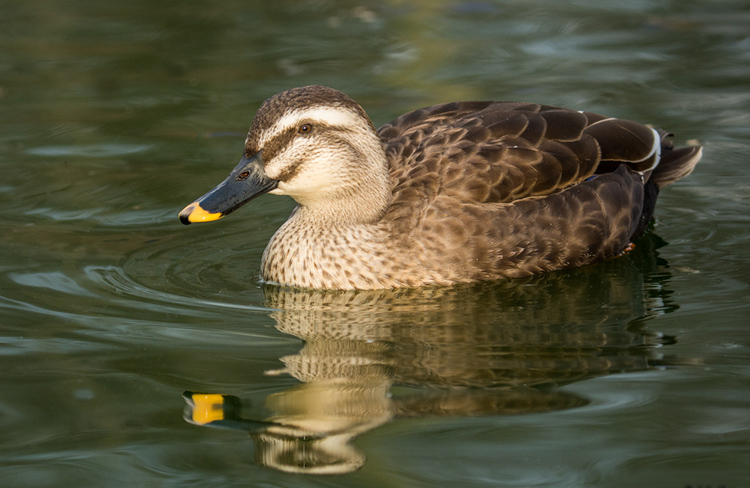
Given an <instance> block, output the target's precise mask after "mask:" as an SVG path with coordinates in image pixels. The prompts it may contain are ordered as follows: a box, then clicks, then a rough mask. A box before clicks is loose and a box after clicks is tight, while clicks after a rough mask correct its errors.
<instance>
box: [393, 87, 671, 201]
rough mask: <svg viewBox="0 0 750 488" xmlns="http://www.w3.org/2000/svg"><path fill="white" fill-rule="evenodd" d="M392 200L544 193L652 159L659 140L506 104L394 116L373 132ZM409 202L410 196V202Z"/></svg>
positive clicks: (609, 124)
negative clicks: (388, 175) (390, 183)
mask: <svg viewBox="0 0 750 488" xmlns="http://www.w3.org/2000/svg"><path fill="white" fill-rule="evenodd" d="M378 133H379V135H380V138H381V140H382V142H383V144H384V147H385V150H386V154H387V157H388V160H389V164H390V165H391V176H392V179H393V181H394V184H395V186H394V196H395V197H396V198H395V200H398V199H399V197H400V195H401V193H402V192H406V193H405V196H407V197H408V196H414V195H415V193H417V194H420V196H421V197H422V198H424V199H427V200H429V199H430V198H431V197H434V196H435V195H436V192H437V190H438V188H440V189H441V190H440V191H441V194H444V195H447V196H452V197H455V198H457V199H458V200H460V201H462V202H464V203H507V202H512V201H516V200H519V199H521V198H525V197H530V196H541V195H548V194H551V193H555V192H558V191H560V190H562V189H564V188H568V187H570V186H572V185H575V184H577V183H580V182H582V181H584V180H586V179H587V178H589V177H590V176H592V175H594V174H602V173H608V172H612V171H614V170H615V169H616V168H617V166H619V165H621V164H623V163H625V164H627V165H629V166H631V167H632V169H634V170H636V171H645V170H648V169H649V168H651V167H652V166H653V165H654V163H655V162H656V160H657V158H658V148H659V146H660V143H659V135H658V134H657V133H656V132H655V131H654V130H652V129H650V128H649V127H646V126H644V125H640V124H636V123H634V122H630V121H626V120H620V119H612V118H606V117H604V116H601V115H597V114H592V113H587V112H577V111H574V110H569V109H563V108H559V107H552V106H548V105H536V104H525V103H514V102H455V103H448V104H443V105H437V106H434V107H428V108H424V109H420V110H416V111H413V112H409V113H407V114H404V115H402V116H401V117H399V118H398V119H396V120H394V121H393V122H391V123H389V124H387V125H385V126H383V127H382V128H381V129H380V130H379V132H378ZM410 200H411V199H410Z"/></svg>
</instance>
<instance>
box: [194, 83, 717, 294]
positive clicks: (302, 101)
mask: <svg viewBox="0 0 750 488" xmlns="http://www.w3.org/2000/svg"><path fill="white" fill-rule="evenodd" d="M671 136H672V134H670V133H668V132H666V131H663V130H660V129H655V128H652V127H650V126H647V125H643V124H639V123H636V122H632V121H629V120H624V119H619V118H614V117H606V116H603V115H598V114H595V113H590V112H584V111H577V110H572V109H566V108H561V107H556V106H551V105H544V104H536V103H524V102H503V101H464V102H449V103H443V104H440V105H434V106H431V107H426V108H421V109H418V110H414V111H411V112H408V113H406V114H404V115H401V116H400V117H398V118H396V119H395V120H393V121H392V122H390V123H387V124H385V125H383V126H382V127H381V128H380V129H376V128H375V125H374V124H373V123H372V121H371V120H370V117H369V116H368V115H367V113H366V112H365V110H364V109H363V108H362V107H361V106H360V105H359V104H358V103H357V102H356V101H354V100H353V99H352V98H350V97H349V96H347V95H346V94H344V93H342V92H341V91H338V90H336V89H333V88H329V87H325V86H318V85H313V86H304V87H297V88H292V89H289V90H287V91H284V92H282V93H279V94H276V95H274V96H272V97H270V98H268V99H267V100H265V101H264V102H263V104H262V105H261V106H260V108H259V109H258V111H257V112H256V114H255V117H254V118H253V121H252V125H251V127H250V130H249V132H248V135H247V138H246V139H245V146H244V151H243V155H242V157H241V159H240V162H239V164H237V165H236V167H235V168H234V169H233V170H232V171H231V172H230V174H229V176H228V177H227V178H226V179H225V180H224V181H223V182H221V183H220V184H219V185H218V186H216V187H215V188H214V189H212V190H211V191H209V192H208V193H206V194H205V195H203V196H202V197H200V198H198V199H197V200H195V201H194V202H193V203H191V204H189V205H188V206H186V207H185V208H184V209H183V210H182V211H181V212H180V213H179V218H180V221H181V222H182V223H183V224H191V223H197V222H209V221H214V220H218V219H220V218H222V217H225V216H226V215H228V214H230V213H232V212H234V211H235V210H237V209H238V208H240V207H241V206H242V205H244V204H246V203H248V202H249V201H251V200H252V199H254V198H256V197H258V196H260V195H263V194H266V193H270V194H272V195H288V196H290V197H291V198H293V199H294V200H295V201H296V203H297V206H296V208H295V209H294V210H293V211H292V213H291V215H290V216H289V218H288V220H287V221H286V222H285V223H284V224H283V225H281V227H280V228H279V229H278V230H277V231H276V233H275V234H274V235H273V236H272V237H271V239H270V241H269V243H268V245H267V247H266V248H265V251H264V252H263V255H262V258H261V263H260V279H261V281H262V282H264V283H270V284H276V285H281V286H286V287H295V288H310V289H325V290H367V289H369V290H371V289H390V288H407V287H421V286H446V285H454V284H458V283H470V282H479V281H494V280H505V279H515V278H522V277H528V276H531V275H535V274H539V273H546V272H552V271H557V270H562V269H566V268H573V267H579V266H584V265H589V264H593V263H597V262H600V261H604V260H607V259H611V258H614V257H617V256H619V255H621V254H623V253H625V252H627V251H628V250H629V249H631V248H632V246H633V241H634V240H636V239H638V238H639V237H640V236H641V235H642V234H643V233H644V232H646V231H647V229H648V227H649V222H650V221H651V220H652V218H653V214H654V206H655V203H656V198H657V196H658V194H659V192H660V191H661V190H662V189H663V188H664V187H665V186H667V185H669V184H670V183H673V182H675V181H677V180H679V179H680V178H683V177H685V176H687V175H688V174H690V173H691V172H692V171H693V169H694V167H695V165H696V164H697V163H698V161H699V160H700V159H701V156H702V149H701V147H698V146H686V147H682V148H675V147H674V145H673V143H672V140H671Z"/></svg>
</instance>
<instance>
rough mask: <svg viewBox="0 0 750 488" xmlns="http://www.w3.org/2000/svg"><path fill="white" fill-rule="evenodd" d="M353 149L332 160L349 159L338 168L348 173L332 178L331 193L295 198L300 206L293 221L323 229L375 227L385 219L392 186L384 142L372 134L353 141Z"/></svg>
mask: <svg viewBox="0 0 750 488" xmlns="http://www.w3.org/2000/svg"><path fill="white" fill-rule="evenodd" d="M349 147H350V148H351V150H350V151H347V152H346V153H343V154H342V153H339V154H338V155H337V156H331V157H341V158H344V157H345V158H346V159H347V161H346V163H345V164H340V165H336V166H337V167H340V168H345V169H346V171H345V172H343V174H336V175H332V176H331V179H332V180H333V182H334V184H333V185H332V186H333V190H332V191H331V192H328V193H326V194H323V195H320V194H317V193H312V194H300V195H292V196H293V198H294V199H295V200H296V201H297V203H299V208H298V209H297V211H296V212H295V214H294V215H293V217H292V218H293V219H295V220H298V221H299V220H304V221H306V222H307V223H309V225H311V226H314V227H316V228H321V227H331V226H335V227H347V226H356V225H366V224H373V223H375V222H377V221H378V220H380V218H381V217H383V215H384V214H385V212H386V211H387V210H388V207H389V206H390V204H391V199H392V185H391V181H390V177H389V172H388V161H387V159H386V155H385V151H384V150H383V146H382V144H381V142H380V139H379V138H378V137H377V135H376V134H375V133H371V134H368V135H367V137H359V138H354V139H353V140H350V141H349Z"/></svg>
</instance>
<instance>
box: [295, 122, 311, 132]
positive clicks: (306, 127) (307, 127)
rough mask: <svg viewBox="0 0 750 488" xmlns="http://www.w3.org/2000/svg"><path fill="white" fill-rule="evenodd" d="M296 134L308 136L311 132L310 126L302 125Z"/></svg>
mask: <svg viewBox="0 0 750 488" xmlns="http://www.w3.org/2000/svg"><path fill="white" fill-rule="evenodd" d="M297 132H299V133H300V134H309V133H310V132H312V125H310V124H302V125H300V126H299V129H297Z"/></svg>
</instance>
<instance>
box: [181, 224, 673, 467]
mask: <svg viewBox="0 0 750 488" xmlns="http://www.w3.org/2000/svg"><path fill="white" fill-rule="evenodd" d="M655 239H656V238H654V237H651V240H647V241H645V242H643V243H642V244H641V246H640V247H641V248H642V249H640V251H636V252H635V253H634V255H632V256H629V257H627V258H623V259H617V260H613V261H610V262H608V263H604V264H602V265H599V266H595V267H588V268H585V269H579V270H574V271H570V272H567V273H558V274H552V275H547V276H543V277H536V278H533V279H530V280H528V281H526V282H519V281H514V282H512V283H504V284H480V285H471V286H457V287H451V288H429V289H413V290H385V291H368V292H316V291H309V290H292V289H285V288H279V287H270V286H269V287H268V288H267V289H266V290H265V295H266V299H267V302H268V305H269V306H271V307H274V308H276V309H278V310H279V311H278V312H275V313H274V314H273V317H274V319H275V320H276V323H277V327H278V329H279V330H281V331H282V332H285V333H288V334H292V335H295V336H297V337H299V338H301V339H303V340H304V341H305V343H306V344H305V346H304V347H303V348H302V350H300V351H299V353H297V354H295V355H291V356H285V357H282V358H281V361H282V363H283V364H284V365H285V368H283V369H282V370H278V371H271V372H269V374H280V373H288V374H290V375H291V376H293V377H295V378H296V379H298V380H299V381H300V382H301V383H300V384H299V385H297V386H295V387H293V388H290V389H288V390H286V391H282V392H279V393H275V394H272V395H270V396H269V397H268V398H267V400H266V406H267V407H268V408H269V409H270V410H271V411H272V412H273V413H274V415H273V417H271V418H268V419H265V420H264V421H255V420H249V419H243V418H241V416H240V411H239V409H240V405H239V400H238V399H236V398H235V397H230V396H224V395H206V394H197V393H186V394H185V398H186V400H187V402H188V408H187V409H186V414H185V418H186V419H187V420H188V421H190V422H192V423H196V424H199V425H206V426H212V427H228V428H233V429H240V430H245V431H247V432H249V433H251V435H252V436H253V438H254V440H255V443H256V460H257V462H258V463H260V464H262V465H265V466H268V467H272V468H275V469H279V470H283V471H288V472H304V473H328V474H332V473H345V472H350V471H353V470H356V469H358V468H360V467H361V466H362V465H363V464H364V463H365V455H364V453H362V452H361V451H360V450H359V449H358V448H356V447H355V446H354V445H353V444H352V440H353V439H354V438H355V437H356V436H357V435H359V434H361V433H363V432H366V431H368V430H371V429H373V428H375V427H377V426H379V425H382V424H383V423H385V422H387V421H389V420H390V419H391V418H393V417H394V416H406V417H424V416H471V415H501V414H515V413H531V412H544V411H552V410H561V409H566V408H573V407H580V406H583V405H586V404H587V400H586V399H584V398H580V397H578V396H576V395H574V394H571V393H569V392H565V391H560V390H557V389H556V388H555V387H557V386H559V385H563V384H566V383H570V382H573V381H579V380H583V379H586V378H591V377H594V376H599V375H605V374H611V373H622V372H629V371H641V370H645V369H648V368H650V367H652V366H653V365H654V364H656V363H658V362H659V361H660V358H659V357H658V355H657V354H656V351H655V347H654V346H658V345H662V344H665V343H667V342H668V341H669V339H668V338H664V337H662V336H660V335H658V334H655V333H652V332H648V331H646V330H644V328H643V324H644V319H647V318H648V317H649V316H651V315H654V314H658V313H663V311H665V310H669V305H668V303H665V301H667V298H668V297H667V292H666V291H665V290H664V288H663V286H661V285H660V281H664V280H665V279H666V278H667V277H668V276H665V275H664V274H663V273H662V274H657V273H653V272H651V270H649V269H646V270H644V268H651V266H650V265H647V264H644V262H645V263H648V262H650V261H653V260H654V259H655V253H654V251H653V250H649V249H648V247H649V245H653V244H654V240H655ZM644 248H645V249H644ZM644 271H645V273H644ZM644 274H645V275H648V276H651V277H652V278H651V281H650V282H647V283H644ZM395 385H398V386H399V388H394V386H395ZM410 386H411V387H412V388H410Z"/></svg>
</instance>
